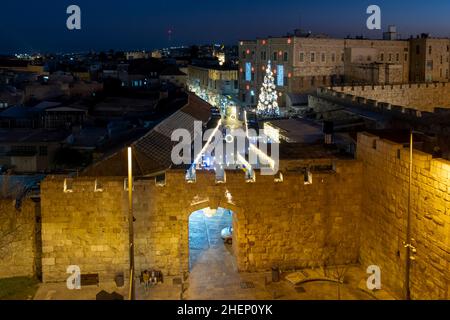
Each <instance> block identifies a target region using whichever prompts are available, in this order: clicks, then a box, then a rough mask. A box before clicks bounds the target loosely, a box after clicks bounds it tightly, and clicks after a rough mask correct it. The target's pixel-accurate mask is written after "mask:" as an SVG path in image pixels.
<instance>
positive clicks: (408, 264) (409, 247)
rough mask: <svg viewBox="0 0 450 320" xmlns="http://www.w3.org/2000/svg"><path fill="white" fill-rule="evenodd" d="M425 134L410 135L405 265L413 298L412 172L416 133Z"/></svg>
mask: <svg viewBox="0 0 450 320" xmlns="http://www.w3.org/2000/svg"><path fill="white" fill-rule="evenodd" d="M415 133H417V134H423V133H422V132H417V131H414V130H411V132H410V136H409V185H408V213H407V218H406V242H405V243H404V246H405V248H406V258H405V261H406V266H405V299H406V300H411V289H410V277H411V260H413V259H414V258H413V257H412V256H411V253H416V251H417V250H416V248H415V247H414V246H413V245H412V240H413V239H412V238H411V200H412V194H411V190H412V188H411V186H412V174H413V149H414V134H415Z"/></svg>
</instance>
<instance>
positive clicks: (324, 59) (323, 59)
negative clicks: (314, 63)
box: [322, 52, 327, 62]
mask: <svg viewBox="0 0 450 320" xmlns="http://www.w3.org/2000/svg"><path fill="white" fill-rule="evenodd" d="M326 60H327V56H326V54H325V53H324V52H322V62H325V61H326Z"/></svg>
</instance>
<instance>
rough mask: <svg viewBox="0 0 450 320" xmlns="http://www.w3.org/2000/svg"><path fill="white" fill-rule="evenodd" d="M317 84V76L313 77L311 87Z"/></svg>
mask: <svg viewBox="0 0 450 320" xmlns="http://www.w3.org/2000/svg"><path fill="white" fill-rule="evenodd" d="M315 85H316V77H314V76H312V77H311V87H314V86H315Z"/></svg>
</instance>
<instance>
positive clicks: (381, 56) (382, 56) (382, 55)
mask: <svg viewBox="0 0 450 320" xmlns="http://www.w3.org/2000/svg"><path fill="white" fill-rule="evenodd" d="M380 60H381V61H382V62H383V61H384V53H383V52H382V53H381V55H380Z"/></svg>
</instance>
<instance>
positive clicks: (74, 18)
mask: <svg viewBox="0 0 450 320" xmlns="http://www.w3.org/2000/svg"><path fill="white" fill-rule="evenodd" d="M66 13H67V14H70V16H69V17H68V18H67V21H66V26H67V29H69V30H81V9H80V7H79V6H77V5H74V4H72V5H70V6H68V7H67V10H66Z"/></svg>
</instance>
